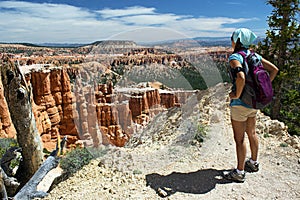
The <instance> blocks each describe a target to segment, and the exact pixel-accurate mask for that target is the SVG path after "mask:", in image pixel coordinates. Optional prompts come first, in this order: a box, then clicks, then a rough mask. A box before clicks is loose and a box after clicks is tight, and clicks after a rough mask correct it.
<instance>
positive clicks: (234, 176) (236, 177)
mask: <svg viewBox="0 0 300 200" xmlns="http://www.w3.org/2000/svg"><path fill="white" fill-rule="evenodd" d="M224 177H225V178H226V179H227V180H230V181H234V182H238V183H243V182H244V181H245V173H243V174H239V173H238V172H237V171H236V169H234V170H232V171H231V172H229V173H228V174H225V175H224Z"/></svg>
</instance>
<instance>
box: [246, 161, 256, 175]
mask: <svg viewBox="0 0 300 200" xmlns="http://www.w3.org/2000/svg"><path fill="white" fill-rule="evenodd" d="M258 170H259V163H255V164H252V163H251V162H250V159H248V160H247V161H246V162H245V171H246V172H250V173H252V172H258Z"/></svg>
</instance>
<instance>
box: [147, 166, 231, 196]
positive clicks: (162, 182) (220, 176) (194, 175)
mask: <svg viewBox="0 0 300 200" xmlns="http://www.w3.org/2000/svg"><path fill="white" fill-rule="evenodd" d="M224 171H227V170H216V169H203V170H198V171H196V172H189V173H179V172H173V173H171V174H169V175H166V176H163V175H160V174H157V173H153V174H147V175H146V182H147V186H150V187H151V188H152V189H154V190H155V191H156V192H157V194H158V195H159V196H161V197H167V196H170V195H172V194H174V193H176V192H184V193H192V194H204V193H207V192H209V191H211V190H212V189H214V188H215V187H216V184H226V183H232V181H229V180H226V179H225V178H224V173H223V172H224Z"/></svg>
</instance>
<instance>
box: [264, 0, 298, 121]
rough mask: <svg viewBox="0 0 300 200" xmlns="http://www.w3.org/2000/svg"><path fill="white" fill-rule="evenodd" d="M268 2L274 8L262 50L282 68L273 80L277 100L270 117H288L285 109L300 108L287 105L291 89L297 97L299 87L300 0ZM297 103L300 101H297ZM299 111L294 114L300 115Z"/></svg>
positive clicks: (269, 18) (267, 57) (273, 0)
mask: <svg viewBox="0 0 300 200" xmlns="http://www.w3.org/2000/svg"><path fill="white" fill-rule="evenodd" d="M267 4H269V5H272V6H273V7H274V8H273V11H272V13H271V15H270V16H269V17H268V25H269V30H267V32H266V39H265V40H264V42H263V43H264V44H259V51H260V53H261V54H262V55H263V56H264V57H265V58H266V59H268V60H270V61H271V62H273V63H274V64H275V65H276V66H277V67H278V68H279V74H278V75H277V77H276V78H275V80H274V82H273V86H274V92H275V100H274V101H273V103H272V105H271V109H270V115H271V117H272V118H276V119H278V118H281V117H282V116H283V117H285V116H284V114H283V113H284V112H282V111H283V109H284V108H287V109H292V110H288V112H295V111H296V110H293V109H298V110H299V108H297V107H296V106H295V107H294V108H290V107H288V104H290V103H292V102H288V101H286V99H289V98H287V97H288V96H289V93H290V92H291V91H292V94H293V95H294V96H298V97H299V91H300V86H299V81H300V78H299V77H300V63H299V55H300V37H299V35H300V26H299V17H300V16H299V15H300V14H299V0H268V1H267ZM295 92H296V93H298V94H295ZM284 99H285V101H283V100H284ZM292 99H293V101H295V100H297V99H294V98H292ZM298 101H299V99H298ZM283 103H285V104H287V105H286V106H285V105H284V104H283ZM293 103H295V102H293ZM296 104H299V103H297V102H296ZM296 112H297V111H296ZM297 113H299V111H298V112H297ZM297 113H295V114H296V115H298V117H299V114H297ZM294 117H295V116H294ZM297 123H299V122H297Z"/></svg>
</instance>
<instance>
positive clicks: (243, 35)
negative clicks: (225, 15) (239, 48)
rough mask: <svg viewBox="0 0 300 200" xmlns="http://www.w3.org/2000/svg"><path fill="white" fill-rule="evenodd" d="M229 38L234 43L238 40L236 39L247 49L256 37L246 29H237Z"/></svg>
mask: <svg viewBox="0 0 300 200" xmlns="http://www.w3.org/2000/svg"><path fill="white" fill-rule="evenodd" d="M231 38H232V39H233V41H234V42H235V43H236V41H237V40H238V38H240V42H241V43H242V44H243V46H244V47H249V46H250V45H251V44H253V42H254V41H255V39H256V38H257V36H256V35H255V33H253V32H252V31H251V30H249V29H247V28H239V29H236V30H235V31H234V32H233V33H232V37H231Z"/></svg>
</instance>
